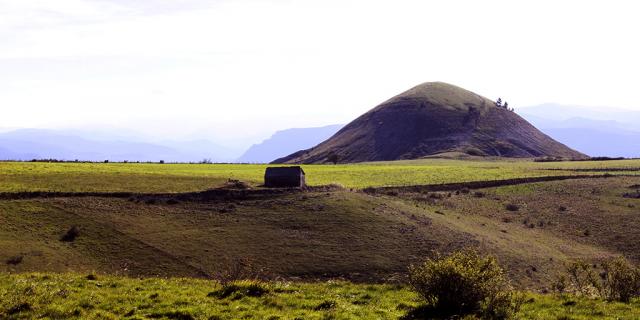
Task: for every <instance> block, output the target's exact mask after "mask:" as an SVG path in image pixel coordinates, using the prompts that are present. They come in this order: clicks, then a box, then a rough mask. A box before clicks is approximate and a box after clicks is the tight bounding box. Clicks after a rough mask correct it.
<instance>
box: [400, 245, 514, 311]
mask: <svg viewBox="0 0 640 320" xmlns="http://www.w3.org/2000/svg"><path fill="white" fill-rule="evenodd" d="M409 281H410V284H411V286H412V287H413V289H414V290H415V291H416V292H417V293H418V294H419V295H420V296H422V298H423V299H424V300H425V302H426V303H427V304H428V305H429V306H431V307H432V308H433V310H434V311H435V312H437V313H438V314H441V315H448V316H451V315H459V316H462V315H471V314H473V315H477V316H480V317H481V318H484V319H510V318H513V317H514V315H515V313H517V311H518V310H519V308H520V300H521V299H520V298H519V297H518V296H517V295H516V293H515V292H514V291H513V289H512V287H511V285H510V284H509V282H508V280H507V278H506V276H505V275H504V271H503V270H502V268H501V267H500V266H499V265H498V263H497V261H496V259H495V258H493V257H481V256H479V255H478V253H476V252H473V251H462V252H456V253H453V254H451V255H448V256H439V257H437V258H435V259H431V260H427V261H426V262H424V263H423V264H421V265H418V266H411V267H410V269H409Z"/></svg>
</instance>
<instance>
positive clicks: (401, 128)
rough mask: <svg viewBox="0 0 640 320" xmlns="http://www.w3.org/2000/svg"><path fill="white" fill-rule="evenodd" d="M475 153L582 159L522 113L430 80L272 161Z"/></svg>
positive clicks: (415, 157) (377, 159)
mask: <svg viewBox="0 0 640 320" xmlns="http://www.w3.org/2000/svg"><path fill="white" fill-rule="evenodd" d="M452 151H457V152H462V153H467V154H470V155H475V156H502V157H540V156H553V157H564V158H585V155H584V154H581V153H580V152H577V151H575V150H572V149H570V148H568V147H567V146H565V145H563V144H561V143H559V142H557V141H555V140H553V139H552V138H550V137H549V136H547V135H545V134H543V133H542V132H540V131H539V130H538V129H536V128H535V127H534V126H532V125H531V124H530V123H528V122H527V121H526V120H524V119H523V118H522V117H520V116H518V115H517V114H516V113H514V112H512V111H509V110H507V109H506V108H503V107H499V106H496V105H495V103H494V102H493V101H491V100H489V99H487V98H485V97H482V96H480V95H477V94H475V93H473V92H471V91H468V90H465V89H462V88H459V87H456V86H453V85H450V84H446V83H442V82H429V83H423V84H421V85H418V86H416V87H414V88H411V89H409V90H407V91H406V92H403V93H401V94H399V95H397V96H395V97H393V98H391V99H389V100H387V101H385V102H383V103H382V104H380V105H379V106H377V107H375V108H373V109H371V110H370V111H368V112H366V113H365V114H363V115H361V116H360V117H358V118H357V119H355V120H353V121H352V122H351V123H349V124H347V125H346V126H345V127H344V128H342V129H341V130H340V131H338V132H337V133H336V134H335V135H333V136H332V137H331V138H329V139H327V140H326V141H324V142H322V143H320V144H318V145H317V146H315V147H313V148H310V149H307V150H301V151H299V152H296V153H293V154H291V155H289V156H287V157H283V158H280V159H277V160H275V161H274V163H325V162H329V161H330V158H331V157H332V155H333V156H337V157H338V159H339V161H340V162H344V163H353V162H365V161H385V160H400V159H418V158H422V157H425V156H430V155H434V154H439V153H443V152H452Z"/></svg>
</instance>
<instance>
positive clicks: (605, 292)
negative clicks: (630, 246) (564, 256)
mask: <svg viewBox="0 0 640 320" xmlns="http://www.w3.org/2000/svg"><path fill="white" fill-rule="evenodd" d="M596 267H597V266H595V265H591V264H588V263H586V262H584V261H581V260H579V261H577V262H574V263H572V264H571V265H569V266H568V267H567V274H568V279H569V281H566V277H565V276H561V277H560V278H561V279H562V282H569V283H570V285H571V286H572V288H573V290H574V291H575V292H577V293H579V294H582V295H585V296H596V295H599V296H600V297H601V298H602V299H606V300H609V301H620V302H629V301H630V300H631V299H632V298H635V297H640V269H639V268H637V267H634V266H632V265H631V264H630V263H629V262H628V261H627V260H626V259H624V258H623V257H618V258H613V259H609V260H606V261H604V262H603V263H602V264H601V267H602V272H601V273H599V274H597V273H596ZM558 282H561V281H560V280H559V281H558ZM557 286H560V285H557ZM567 287H568V285H567V284H564V286H563V289H564V288H567ZM558 291H559V290H558ZM563 291H564V290H563Z"/></svg>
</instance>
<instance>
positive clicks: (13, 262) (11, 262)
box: [6, 256, 24, 266]
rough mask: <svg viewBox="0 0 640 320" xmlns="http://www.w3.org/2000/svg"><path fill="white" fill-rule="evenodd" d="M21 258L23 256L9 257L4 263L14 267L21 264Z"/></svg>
mask: <svg viewBox="0 0 640 320" xmlns="http://www.w3.org/2000/svg"><path fill="white" fill-rule="evenodd" d="M23 258H24V257H23V256H13V257H10V258H9V259H7V261H6V262H7V264H9V265H13V266H15V265H19V264H21V263H22V259H23Z"/></svg>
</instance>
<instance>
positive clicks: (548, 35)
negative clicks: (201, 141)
mask: <svg viewBox="0 0 640 320" xmlns="http://www.w3.org/2000/svg"><path fill="white" fill-rule="evenodd" d="M638 9H640V5H638V4H636V3H634V1H616V0H610V1H604V0H603V1H569V0H567V1H544V0H543V1H540V0H537V1H492V0H489V1H477V0H469V1H457V0H453V1H402V0H398V1H375V0H362V1H351V0H339V1H334V0H322V1H293V0H291V1H286V0H261V1H250V0H234V1H231V0H229V1H228V0H219V1H202V0H182V1H179V0H144V1H133V0H56V1H47V0H40V1H38V0H0V112H1V113H0V128H22V127H36V128H102V127H104V128H115V129H122V130H123V132H124V131H128V130H131V131H135V132H140V133H143V134H145V135H147V136H153V137H158V138H160V137H162V138H163V139H166V138H170V137H174V138H208V139H212V140H216V141H220V142H224V143H227V144H243V143H247V141H250V140H255V139H256V138H257V137H265V136H268V135H270V134H271V133H272V132H273V131H275V130H279V129H285V128H292V127H310V126H322V125H328V124H335V123H347V122H349V121H350V120H352V119H353V118H355V117H357V116H358V115H360V114H362V113H364V112H366V111H367V110H369V109H371V108H373V107H374V106H375V105H377V104H379V103H380V102H382V101H384V100H386V99H388V98H390V97H391V96H394V95H396V94H398V93H400V92H402V91H404V90H406V89H409V88H410V87H412V86H415V85H417V84H420V83H422V82H427V81H445V82H449V83H452V84H456V85H458V86H461V87H464V88H466V89H469V90H471V91H474V92H476V93H479V94H482V95H484V96H486V97H489V98H491V99H495V98H497V97H502V98H503V99H504V100H507V101H508V102H509V104H510V105H511V106H514V107H516V109H517V108H519V107H523V106H528V105H535V104H539V103H545V102H556V103H563V104H572V105H592V106H607V107H616V108H627V109H634V110H640V94H638V93H637V92H638V83H639V81H638V76H639V75H640V59H639V58H638V57H640V41H638V30H640V19H637V12H638Z"/></svg>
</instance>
